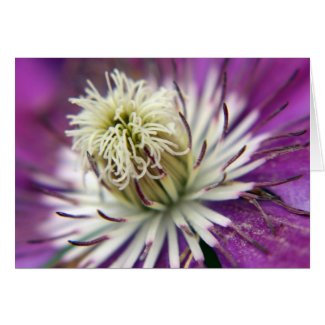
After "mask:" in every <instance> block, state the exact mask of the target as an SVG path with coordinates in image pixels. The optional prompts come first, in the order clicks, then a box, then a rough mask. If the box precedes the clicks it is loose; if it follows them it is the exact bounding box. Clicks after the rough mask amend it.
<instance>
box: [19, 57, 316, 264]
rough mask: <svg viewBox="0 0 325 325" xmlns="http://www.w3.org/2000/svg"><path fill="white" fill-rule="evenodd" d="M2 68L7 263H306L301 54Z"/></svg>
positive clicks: (305, 63) (305, 76) (304, 68)
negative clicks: (12, 242) (7, 109)
mask: <svg viewBox="0 0 325 325" xmlns="http://www.w3.org/2000/svg"><path fill="white" fill-rule="evenodd" d="M32 64H33V65H35V66H33V67H32V68H31V65H32ZM41 66H42V68H40V67H41ZM16 71H17V72H16V79H17V83H19V82H21V83H22V84H23V85H22V86H21V87H18V86H17V87H16V128H17V131H16V139H17V140H16V157H17V166H16V173H17V175H16V180H17V189H16V191H17V199H16V200H17V201H16V210H17V216H16V222H17V223H16V229H17V230H16V240H17V243H16V250H17V257H16V261H17V267H81V268H83V267H89V268H96V267H115V268H131V267H145V268H153V267H171V268H180V267H243V268H244V267H309V218H308V216H309V212H308V210H309V172H310V170H309V140H308V139H309V132H308V128H309V60H307V59H261V60H257V59H230V60H229V59H225V60H222V59H176V60H169V59H154V60H152V59H123V60H95V59H94V60H73V59H67V60H62V61H58V60H56V61H53V60H27V61H23V60H17V63H16ZM28 76H32V78H31V79H30V80H32V81H33V83H31V82H30V80H28ZM48 76H50V78H48ZM45 77H47V78H48V79H49V81H47V80H46V78H45ZM26 79H27V80H28V82H25V83H24V80H26ZM38 80H41V81H42V80H45V82H41V83H40V84H41V85H42V88H41V89H40V88H39V87H37V81H38ZM35 84H36V86H35ZM81 85H82V87H81ZM85 85H86V86H85ZM47 88H48V89H49V90H50V91H49V92H48V93H49V94H48V95H47V93H46V91H45V90H46V89H47ZM81 88H84V89H83V90H82V89H81ZM21 89H23V90H24V91H22V90H21ZM43 89H45V90H44V91H43ZM26 94H28V96H27V95H26ZM53 94H55V96H53ZM30 98H32V99H33V100H30ZM68 98H69V102H70V104H69V103H68ZM35 99H40V100H39V101H37V100H35ZM41 99H42V100H41ZM35 103H37V104H35ZM39 103H41V104H39ZM29 107H32V109H29ZM25 116H26V120H24V124H22V123H21V122H22V117H25ZM67 121H69V125H68V124H67ZM31 139H32V142H31V141H30V140H31ZM70 140H71V142H70Z"/></svg>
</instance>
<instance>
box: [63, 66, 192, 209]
mask: <svg viewBox="0 0 325 325" xmlns="http://www.w3.org/2000/svg"><path fill="white" fill-rule="evenodd" d="M106 79H107V85H108V89H109V91H108V94H107V96H106V97H102V96H101V95H100V94H99V92H98V90H97V89H96V88H95V87H94V86H93V84H92V83H91V82H90V81H88V84H89V86H90V88H86V90H85V91H86V94H87V96H86V97H80V98H72V99H70V101H71V103H73V104H77V105H78V106H80V107H81V108H82V110H81V112H80V113H79V114H77V115H69V116H68V118H69V119H70V120H71V122H70V125H73V126H76V128H75V129H73V130H69V131H66V133H67V135H68V136H71V137H73V149H74V150H76V151H78V152H79V153H80V155H81V157H82V160H83V166H84V170H85V171H87V170H89V169H91V168H92V169H93V170H94V171H95V172H96V173H97V175H98V177H99V179H100V181H102V182H104V183H105V184H106V185H107V188H110V190H111V191H112V192H113V194H115V195H117V196H118V197H121V198H122V199H124V200H125V201H128V202H130V201H131V202H133V203H139V202H140V203H141V204H144V205H147V206H151V205H152V204H150V203H151V202H152V201H156V202H157V203H159V204H168V203H170V201H171V200H172V201H175V199H176V197H177V195H176V193H179V192H181V191H182V189H183V187H184V184H185V182H186V175H187V161H188V158H187V155H188V153H189V148H188V140H187V136H186V132H185V129H184V125H183V123H182V119H181V118H180V115H179V113H178V105H177V101H176V96H177V92H175V91H174V90H168V89H165V88H160V89H158V90H154V89H153V88H152V87H150V86H148V85H147V83H146V82H145V81H144V80H139V81H133V80H131V79H128V78H127V77H126V75H125V74H123V73H120V72H119V71H118V70H114V72H113V73H112V74H111V75H110V77H109V76H108V74H106ZM111 79H112V81H113V87H112V84H111ZM167 175H168V176H167ZM170 191H171V192H172V193H173V194H171V193H168V192H170Z"/></svg>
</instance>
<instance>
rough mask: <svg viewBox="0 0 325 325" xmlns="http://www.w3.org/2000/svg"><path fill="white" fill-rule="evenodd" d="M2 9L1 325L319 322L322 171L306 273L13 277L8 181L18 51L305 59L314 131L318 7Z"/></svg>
mask: <svg viewBox="0 0 325 325" xmlns="http://www.w3.org/2000/svg"><path fill="white" fill-rule="evenodd" d="M0 7H1V8H0V27H1V29H0V31H1V43H0V48H1V50H0V109H1V118H0V123H1V125H0V132H1V133H0V153H1V160H0V162H1V164H0V173H1V174H0V176H1V177H0V179H1V195H0V206H1V214H0V292H1V293H0V297H1V300H2V304H1V306H2V308H1V314H0V323H1V324H9V325H11V324H27V325H28V324H33V325H38V324H42V325H43V324H47V325H51V324H56V325H57V324H78V325H83V324H100V323H104V322H107V323H109V324H137V323H139V324H177V323H178V324H192V323H193V324H211V323H216V324H218V323H219V324H239V323H240V324H251V325H254V324H264V325H267V324H272V325H274V324H296V325H299V324H304V325H305V324H307V323H308V324H322V323H324V321H325V316H324V312H323V308H322V307H323V303H321V301H323V299H322V298H323V297H322V296H323V292H324V291H325V280H324V279H325V277H324V274H325V272H324V271H325V259H324V247H325V236H324V231H325V218H324V215H325V208H324V205H323V204H324V203H323V202H322V200H323V199H322V197H324V189H323V188H324V187H323V186H322V185H323V184H324V180H325V177H324V175H325V174H324V173H314V174H312V242H311V244H312V268H311V270H228V271H227V270H190V271H181V270H180V271H173V270H167V271H164V270H134V271H133V270H132V271H129V270H113V271H105V270H98V271H82V270H15V269H14V183H13V179H14V147H15V145H14V58H15V57H19V56H20V57H22V56H30V57H33V56H56V57H60V56H63V57H64V56H69V57H73V56H83V57H114V56H117V57H118V56H131V57H132V56H139V57H141V56H172V57H178V56H192V57H200V56H211V57H214V56H217V57H228V56H230V57H236V56H237V57H242V56H249V57H250V56H253V57H263V56H267V57H270V56H271V57H282V56H287V57H291V56H292V57H297V56H301V57H311V59H312V62H313V77H314V84H315V93H316V95H317V104H318V105H317V107H318V108H319V111H318V117H319V121H320V122H319V123H320V131H321V136H324V132H322V126H324V125H325V110H323V109H322V107H325V93H324V91H323V89H324V85H325V60H324V57H325V44H324V42H323V41H321V40H322V39H323V34H322V33H321V30H324V29H325V24H324V19H323V9H322V8H321V2H319V6H318V5H317V3H316V2H315V1H308V2H307V3H306V2H304V3H300V2H299V1H287V2H284V1H283V0H282V1H279V0H274V1H272V2H269V3H268V2H265V3H262V2H261V1H250V0H246V1H224V3H222V4H221V3H218V2H215V4H214V6H208V1H205V0H202V1H199V2H193V3H190V2H189V1H179V3H176V1H169V0H164V1H161V2H153V1H141V0H138V1H119V2H117V1H115V2H114V3H109V2H107V1H95V0H93V1H83V0H79V1H70V2H68V1H55V2H45V1H34V0H31V1H10V2H9V1H7V2H4V1H3V2H2V4H1V5H0ZM322 143H323V144H324V143H325V141H322Z"/></svg>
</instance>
